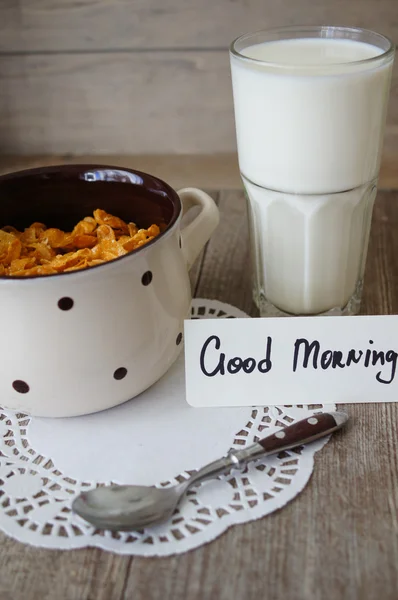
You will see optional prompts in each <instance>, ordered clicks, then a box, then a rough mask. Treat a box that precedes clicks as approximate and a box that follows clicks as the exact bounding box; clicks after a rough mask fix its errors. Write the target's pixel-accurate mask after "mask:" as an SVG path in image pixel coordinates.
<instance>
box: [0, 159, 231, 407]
mask: <svg viewBox="0 0 398 600" xmlns="http://www.w3.org/2000/svg"><path fill="white" fill-rule="evenodd" d="M194 206H196V207H198V208H197V210H196V213H195V214H196V216H195V217H194V218H193V219H191V220H190V222H189V224H188V225H186V226H185V227H182V225H181V218H182V216H183V214H184V213H186V211H188V209H190V208H191V207H194ZM96 208H102V209H104V210H106V211H107V212H110V213H113V214H115V215H117V216H119V217H121V218H123V219H124V220H127V221H134V222H136V223H137V224H138V225H139V226H141V227H148V226H149V225H151V224H152V223H158V224H159V223H163V224H165V226H166V227H165V229H164V231H163V232H162V233H161V234H160V235H159V236H158V237H157V238H155V239H154V240H152V241H151V242H149V243H148V244H146V245H145V246H143V247H141V248H139V249H138V250H135V251H133V252H132V253H130V254H128V255H125V256H123V257H120V258H118V259H116V260H113V261H111V262H108V263H104V264H101V265H98V266H95V267H91V268H89V269H85V270H81V271H73V272H69V273H62V274H57V275H46V276H37V277H27V278H11V277H8V278H7V277H0V297H1V303H0V307H1V310H0V328H1V329H0V331H1V339H2V343H1V361H0V405H2V406H5V407H7V408H11V409H14V410H18V411H21V412H25V413H29V414H31V415H38V416H45V417H66V416H73V415H82V414H88V413H92V412H96V411H100V410H103V409H106V408H110V407H112V406H115V405H117V404H120V403H122V402H125V401H126V400H129V399H130V398H134V397H135V396H137V395H138V394H140V393H141V392H142V391H144V390H145V389H147V388H148V387H149V386H151V385H152V384H153V383H155V382H156V381H157V380H158V379H159V378H160V377H161V376H162V375H163V374H164V373H165V372H166V371H167V370H168V369H169V368H170V366H171V365H172V364H173V362H174V361H175V360H176V358H177V356H178V354H179V352H180V351H181V348H182V345H183V322H184V319H185V318H186V317H187V316H188V313H189V307H190V302H191V289H190V283H189V277H188V270H189V267H190V266H191V265H192V263H193V261H194V260H195V258H196V256H197V255H198V253H199V252H200V250H201V249H202V248H203V246H204V244H205V243H206V241H207V240H208V239H209V237H210V236H211V234H212V232H213V231H214V229H215V227H216V226H217V224H218V220H219V215H218V210H217V207H216V205H215V203H214V202H213V200H212V199H211V198H210V197H209V196H208V195H207V194H205V193H204V192H202V191H200V190H196V189H192V188H187V189H184V190H181V191H180V192H179V193H178V194H177V193H176V192H175V191H174V190H173V189H172V188H171V187H169V186H168V185H167V184H166V183H164V182H163V181H161V180H159V179H157V178H156V177H152V176H150V175H147V174H144V173H140V172H138V171H132V170H129V169H121V168H117V167H104V166H96V165H76V166H62V167H48V168H43V169H34V170H30V171H22V172H18V173H12V174H8V175H4V176H2V177H0V226H5V225H13V226H14V227H17V228H18V229H21V228H22V229H23V228H24V227H27V226H29V225H30V224H31V223H32V222H34V221H39V222H43V223H45V224H46V225H47V226H53V227H59V228H61V229H64V230H69V231H70V230H71V229H72V228H73V226H74V224H75V223H76V222H77V221H79V220H80V219H82V218H83V217H85V216H87V215H90V214H92V212H93V210H95V209H96Z"/></svg>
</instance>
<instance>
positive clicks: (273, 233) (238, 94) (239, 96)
mask: <svg viewBox="0 0 398 600" xmlns="http://www.w3.org/2000/svg"><path fill="white" fill-rule="evenodd" d="M230 59H231V72H232V84H233V95H234V106H235V122H236V135H237V143H238V155H239V166H240V172H241V176H242V180H243V185H244V188H245V192H246V198H247V204H248V213H249V225H250V239H251V248H252V261H253V271H254V299H255V302H256V304H257V305H258V307H259V310H260V314H261V315H262V316H278V315H285V314H291V315H316V314H337V315H343V314H348V315H353V314H356V313H357V312H358V311H359V307H360V302H361V294H362V285H363V276H364V270H365V262H366V254H367V247H368V241H369V232H370V225H371V219H372V210H373V204H374V199H375V196H376V189H377V177H378V173H379V167H380V155H381V149H382V142H383V133H384V126H385V120H386V110H387V101H388V94H389V88H390V81H391V71H392V65H393V60H394V46H393V44H392V43H391V41H390V40H389V39H387V38H386V37H384V36H382V35H379V34H377V33H374V32H372V31H366V30H364V29H354V28H345V27H301V28H298V27H284V28H280V29H273V30H269V31H263V32H258V33H250V34H246V35H243V36H241V37H240V38H238V39H237V40H235V41H234V42H233V43H232V45H231V49H230Z"/></svg>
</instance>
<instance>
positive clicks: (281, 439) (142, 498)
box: [72, 412, 348, 531]
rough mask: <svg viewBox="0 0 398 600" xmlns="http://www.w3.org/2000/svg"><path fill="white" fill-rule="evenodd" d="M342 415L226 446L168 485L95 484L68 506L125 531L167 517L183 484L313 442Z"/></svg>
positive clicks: (325, 416) (343, 419)
mask: <svg viewBox="0 0 398 600" xmlns="http://www.w3.org/2000/svg"><path fill="white" fill-rule="evenodd" d="M347 420H348V415H346V414H345V413H344V412H331V413H320V414H317V415H314V416H312V417H309V418H308V419H303V420H302V421H298V422H297V423H293V425H288V426H287V427H285V428H283V429H281V430H280V431H277V432H276V433H274V434H272V435H269V436H267V437H265V438H263V439H262V440H260V441H258V442H256V443H255V444H252V445H251V446H248V447H247V448H243V449H242V450H231V451H230V452H229V453H228V454H227V456H225V457H223V458H220V459H219V460H216V461H214V462H212V463H210V464H208V465H206V466H205V467H203V468H202V469H200V470H199V471H198V472H197V473H195V474H194V475H192V477H190V478H189V479H187V480H186V481H184V482H182V483H180V484H178V485H176V486H173V487H168V488H156V487H148V486H142V485H112V486H107V487H105V486H103V487H97V488H95V489H92V490H89V491H88V492H84V493H82V494H80V495H79V496H77V498H76V499H75V500H74V502H73V504H72V510H73V511H74V512H75V513H76V514H78V515H79V516H80V517H82V518H83V519H85V520H86V521H88V522H89V523H91V524H92V525H94V526H95V527H97V528H98V529H109V530H111V531H131V530H134V529H142V528H144V527H149V526H150V525H154V524H155V523H161V522H162V521H167V519H168V518H169V517H171V515H172V514H173V513H174V511H175V509H176V507H177V505H178V503H179V502H180V500H181V498H182V497H183V496H184V494H185V493H186V492H187V490H188V489H189V488H190V487H192V486H194V485H198V484H199V483H201V482H202V481H205V480H206V479H212V478H214V477H217V475H221V474H223V473H227V472H228V471H230V470H231V469H232V468H234V469H243V468H244V467H245V466H246V464H247V463H248V462H250V461H252V460H254V459H257V458H260V457H264V456H268V455H269V454H275V453H277V452H282V451H283V450H289V449H291V448H295V447H297V446H301V445H303V444H308V443H309V442H313V441H314V440H317V439H318V438H321V437H323V436H326V435H329V434H330V433H333V432H334V431H336V430H337V429H340V427H342V426H343V425H344V423H346V421H347Z"/></svg>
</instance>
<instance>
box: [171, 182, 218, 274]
mask: <svg viewBox="0 0 398 600" xmlns="http://www.w3.org/2000/svg"><path fill="white" fill-rule="evenodd" d="M178 195H179V197H180V199H181V203H182V208H183V210H182V214H183V215H185V214H186V213H187V212H188V210H189V209H190V208H192V207H194V206H198V207H200V212H199V214H198V215H197V216H196V217H195V218H194V219H193V221H191V223H189V224H188V225H186V226H185V227H183V228H182V229H181V238H182V251H183V253H184V256H185V260H186V262H187V266H188V269H190V268H191V267H192V265H193V263H194V262H195V259H196V258H197V256H198V254H199V252H200V251H201V250H202V248H203V247H204V245H205V244H206V242H207V241H208V240H209V239H210V236H211V235H212V233H213V231H214V230H215V228H216V227H217V225H218V223H219V220H220V213H219V211H218V208H217V206H216V203H215V202H214V200H213V199H212V198H210V196H209V195H208V194H206V193H205V192H202V190H198V189H196V188H184V189H182V190H180V191H179V192H178Z"/></svg>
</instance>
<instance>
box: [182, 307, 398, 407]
mask: <svg viewBox="0 0 398 600" xmlns="http://www.w3.org/2000/svg"><path fill="white" fill-rule="evenodd" d="M397 360H398V316H375V317H373V316H372V317H367V316H363V317H362V316H361V317H296V318H278V319H198V320H192V321H186V322H185V376H186V392H187V401H188V403H189V404H191V405H192V406H261V405H278V404H327V403H354V402H355V403H358V402H396V401H398V374H397Z"/></svg>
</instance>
